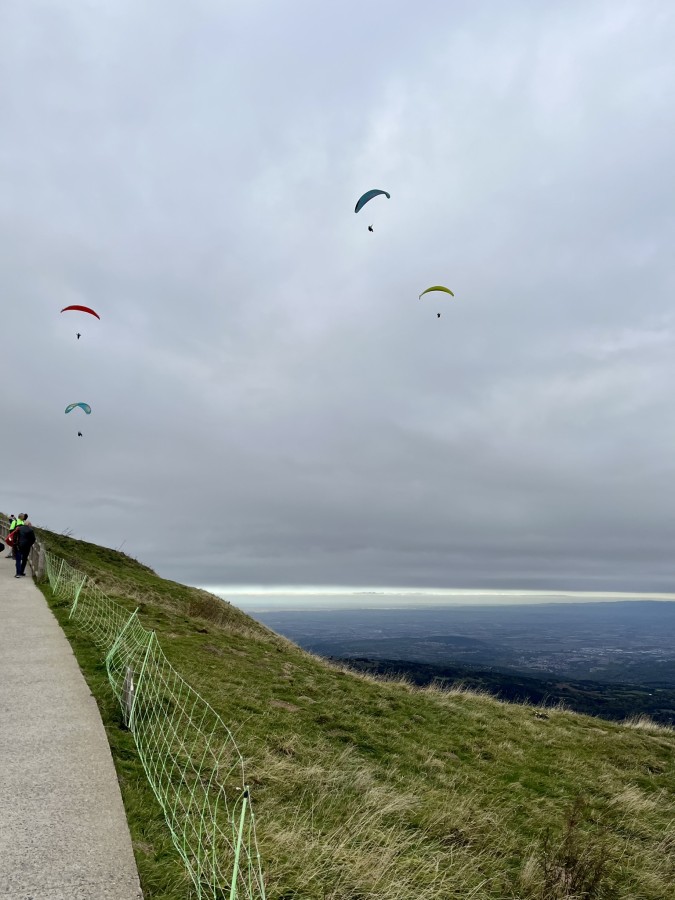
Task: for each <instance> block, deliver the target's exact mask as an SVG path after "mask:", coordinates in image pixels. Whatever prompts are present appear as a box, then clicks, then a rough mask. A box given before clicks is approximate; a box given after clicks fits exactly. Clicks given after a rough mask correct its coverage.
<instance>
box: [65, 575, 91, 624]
mask: <svg viewBox="0 0 675 900" xmlns="http://www.w3.org/2000/svg"><path fill="white" fill-rule="evenodd" d="M86 580H87V576H86V575H83V576H82V581H81V582H80V583H79V584H78V586H77V587H76V588H75V596H74V598H73V605H72V606H71V607H70V612H69V613H68V618H69V619H72V618H73V614H74V613H75V610H76V609H77V601H78V600H79V599H80V591H81V590H82V588H83V587H84V583H85V581H86Z"/></svg>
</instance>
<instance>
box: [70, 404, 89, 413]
mask: <svg viewBox="0 0 675 900" xmlns="http://www.w3.org/2000/svg"><path fill="white" fill-rule="evenodd" d="M78 407H79V408H80V409H83V410H84V411H85V413H86V414H87V415H88V416H90V415H91V406H89V404H88V403H69V404H68V406H66V409H65V411H66V413H69V412H72V411H73V410H74V409H77V408H78Z"/></svg>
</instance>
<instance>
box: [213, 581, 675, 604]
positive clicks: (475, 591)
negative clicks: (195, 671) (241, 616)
mask: <svg viewBox="0 0 675 900" xmlns="http://www.w3.org/2000/svg"><path fill="white" fill-rule="evenodd" d="M197 587H199V588H201V589H202V590H205V591H209V592H210V593H214V594H228V595H230V596H237V597H260V596H261V595H262V596H266V597H270V598H273V597H282V596H283V597H289V596H290V597H298V598H300V597H308V598H309V597H326V598H329V597H335V596H341V595H342V596H344V595H345V594H347V595H349V596H350V597H358V596H368V597H371V598H372V597H377V596H382V597H383V598H384V597H391V596H392V595H393V596H398V597H406V596H417V597H429V598H432V597H447V598H448V599H451V598H452V597H457V598H460V597H476V598H478V597H495V598H496V597H503V598H517V597H523V598H527V599H531V598H534V597H567V598H570V599H575V598H579V599H582V598H584V599H589V600H590V599H593V598H612V599H616V600H628V599H632V600H636V599H642V600H671V601H675V593H667V592H665V591H656V592H654V591H598V590H593V591H585V590H570V589H564V590H551V589H546V590H533V589H532V588H527V589H523V590H519V589H517V588H504V589H497V588H428V587H426V588H423V587H381V586H378V587H364V586H358V585H330V586H326V585H287V586H285V585H251V584H217V585H214V584H211V585H206V584H201V585H197Z"/></svg>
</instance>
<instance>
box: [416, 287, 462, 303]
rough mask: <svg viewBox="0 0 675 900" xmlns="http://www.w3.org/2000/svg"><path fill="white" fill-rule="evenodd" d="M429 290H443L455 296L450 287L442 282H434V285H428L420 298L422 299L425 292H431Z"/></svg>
mask: <svg viewBox="0 0 675 900" xmlns="http://www.w3.org/2000/svg"><path fill="white" fill-rule="evenodd" d="M429 291H443V293H445V294H450V296H451V297H454V296H455V295H454V294H453V293H452V291H451V290H450V288H446V287H443V285H442V284H434V285H433V286H432V287H428V288H427V289H426V291H422V293H421V294H420V296H419V299H420V300H421V299H422V297H423V296H424V295H425V294H428V293H429Z"/></svg>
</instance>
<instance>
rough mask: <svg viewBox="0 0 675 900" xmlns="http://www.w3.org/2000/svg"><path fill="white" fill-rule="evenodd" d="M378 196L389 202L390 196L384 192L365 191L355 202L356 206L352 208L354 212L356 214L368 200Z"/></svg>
mask: <svg viewBox="0 0 675 900" xmlns="http://www.w3.org/2000/svg"><path fill="white" fill-rule="evenodd" d="M379 194H384V196H385V197H386V198H387V200H391V194H388V193H387V192H386V191H379V190H373V191H366V192H365V194H363V195H362V196H361V197H359V199H358V200H357V201H356V206H355V207H354V212H355V213H357V212H358V211H359V210H360V209H363V207H364V206H365V205H366V203H367V202H368V201H369V200H372V199H373V197H377V196H379Z"/></svg>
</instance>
